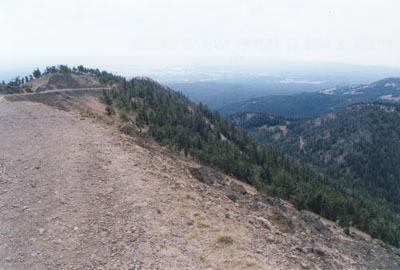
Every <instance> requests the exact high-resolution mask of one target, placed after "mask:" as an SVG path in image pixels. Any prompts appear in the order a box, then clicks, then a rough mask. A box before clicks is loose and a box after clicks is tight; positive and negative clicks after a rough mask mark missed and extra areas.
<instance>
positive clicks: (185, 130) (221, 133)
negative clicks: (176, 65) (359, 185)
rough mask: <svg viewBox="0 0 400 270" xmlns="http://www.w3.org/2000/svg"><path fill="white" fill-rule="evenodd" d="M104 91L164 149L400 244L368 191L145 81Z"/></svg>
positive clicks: (114, 108)
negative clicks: (165, 147)
mask: <svg viewBox="0 0 400 270" xmlns="http://www.w3.org/2000/svg"><path fill="white" fill-rule="evenodd" d="M122 85H123V86H122V87H120V88H118V89H117V88H115V89H114V90H113V91H112V92H111V93H107V92H104V93H103V97H102V100H103V101H104V102H105V103H107V104H108V107H107V113H108V114H113V113H116V112H117V113H119V115H120V118H121V119H122V120H123V121H130V122H134V123H136V125H137V126H139V127H142V128H143V130H147V129H148V134H149V135H150V136H151V137H153V138H154V139H155V140H156V141H157V142H159V143H160V144H161V145H165V146H168V147H169V148H171V149H173V150H175V151H177V152H181V151H182V152H183V153H184V154H185V155H188V156H191V157H193V158H195V159H197V160H198V161H200V162H202V163H204V164H207V165H209V166H212V167H214V168H217V169H219V170H221V171H223V172H225V173H227V174H230V175H233V176H235V177H237V178H239V179H242V180H243V181H246V182H248V183H250V184H252V185H254V186H255V187H257V189H258V190H259V191H261V192H267V193H268V194H271V195H274V196H279V197H281V198H283V199H287V200H289V201H291V202H292V203H294V205H295V206H296V207H297V208H299V209H309V210H311V211H314V212H316V213H318V214H320V215H322V216H324V217H327V218H329V219H331V220H339V221H340V224H341V225H343V226H349V225H353V226H356V227H358V228H360V229H361V230H363V231H366V232H368V233H370V234H371V235H372V236H374V237H376V238H380V239H382V240H383V241H385V242H389V243H391V244H393V245H398V243H399V239H400V226H399V224H400V218H399V217H398V216H397V215H394V214H393V212H391V211H389V210H388V209H387V208H386V207H385V206H384V205H383V204H381V203H379V202H378V201H377V200H374V199H371V200H369V199H366V198H365V197H364V196H365V193H364V192H362V191H361V190H357V189H354V190H353V189H349V186H348V185H346V183H343V182H340V181H337V180H335V179H334V178H331V177H326V176H324V175H323V174H321V173H320V172H318V171H317V170H315V169H313V168H311V167H310V166H308V165H306V164H305V163H304V162H296V161H295V160H294V159H292V158H289V157H287V156H286V155H285V154H283V153H282V152H281V151H279V150H278V149H277V148H275V147H272V146H270V145H268V144H260V143H257V141H256V140H255V139H253V138H252V136H251V135H250V134H248V133H247V132H245V131H241V130H239V129H238V128H237V127H236V126H235V125H234V124H231V123H229V122H228V121H227V120H225V119H223V118H221V117H220V116H219V114H218V113H217V112H212V111H210V110H209V109H208V108H207V107H205V106H203V105H201V104H199V105H196V104H194V103H193V102H191V101H190V100H188V99H187V98H186V97H184V96H182V95H181V94H179V93H176V92H174V91H172V90H171V89H169V88H167V87H165V86H162V85H160V84H158V83H157V82H155V81H152V80H150V79H146V78H136V79H132V80H130V81H124V83H123V84H122Z"/></svg>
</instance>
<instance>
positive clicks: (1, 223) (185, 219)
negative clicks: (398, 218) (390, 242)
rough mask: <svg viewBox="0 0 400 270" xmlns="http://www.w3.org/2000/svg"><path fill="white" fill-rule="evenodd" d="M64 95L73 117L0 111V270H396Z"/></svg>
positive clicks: (317, 223)
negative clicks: (85, 110) (93, 114)
mask: <svg viewBox="0 0 400 270" xmlns="http://www.w3.org/2000/svg"><path fill="white" fill-rule="evenodd" d="M62 93H63V95H64V100H67V101H68V102H70V104H74V106H63V105H62V104H61V101H59V102H58V103H57V102H56V103H51V102H50V104H51V105H52V107H53V106H57V107H58V108H62V109H65V108H66V107H68V109H69V110H70V112H65V111H60V110H57V109H54V108H52V107H49V106H45V105H43V104H39V103H32V102H27V101H23V102H21V101H18V102H11V101H10V100H13V99H12V98H11V96H9V97H7V99H9V100H4V99H2V102H1V103H0V136H1V140H0V207H1V219H0V228H1V229H0V243H1V245H0V268H1V269H398V268H399V266H400V256H399V255H400V252H399V250H397V249H392V248H388V249H385V248H382V247H380V246H379V245H377V243H376V241H374V240H369V239H368V237H367V236H364V237H362V236H360V234H355V233H354V232H350V233H349V234H345V233H344V232H343V230H342V229H340V228H339V227H337V226H336V225H334V224H332V223H329V222H327V221H325V220H322V219H318V218H317V217H314V216H313V215H311V214H309V213H307V212H304V211H303V212H299V211H297V210H295V209H293V207H291V205H289V204H288V203H286V202H284V201H281V200H278V199H274V198H271V197H268V196H260V195H257V194H256V192H255V190H254V189H252V188H251V187H250V186H247V185H245V184H241V183H239V182H238V181H236V180H235V179H231V178H230V177H227V176H225V175H221V174H218V173H215V172H214V171H212V170H210V169H206V168H203V169H194V168H200V167H201V166H200V165H199V164H197V163H195V162H194V161H192V160H190V159H187V158H184V157H182V156H176V155H174V154H171V153H170V152H169V151H167V150H165V149H164V148H161V147H159V146H157V145H156V144H155V143H152V142H151V140H150V139H145V138H143V137H141V136H139V134H136V133H135V132H130V134H131V135H130V136H128V135H125V134H123V133H121V132H120V131H119V130H118V129H116V127H115V125H112V124H110V122H108V123H107V121H97V120H96V119H95V118H93V117H87V116H88V115H87V114H82V109H83V108H85V107H84V106H90V108H95V107H96V106H95V104H94V103H96V102H95V101H94V100H93V99H92V96H91V95H89V96H88V95H87V94H85V92H82V91H79V90H76V91H72V90H71V91H66V92H62ZM35 95H43V94H40V93H37V94H33V95H32V94H31V95H26V98H25V100H26V99H33V100H34V99H35V97H34V96H35ZM57 95H58V94H56V93H54V96H55V97H57ZM20 99H21V98H19V99H17V100H20ZM49 100H52V98H50V97H48V98H47V99H40V98H39V99H37V100H36V101H38V102H43V103H48V102H49ZM78 100H79V102H77V101H78ZM83 101H85V102H86V103H85V102H83ZM99 106H100V107H101V105H99ZM100 111H102V110H101V109H99V112H100ZM103 111H104V110H103ZM89 116H91V114H89ZM103 117H104V115H103ZM123 130H124V131H126V130H127V129H126V128H125V129H123ZM238 183H239V184H238Z"/></svg>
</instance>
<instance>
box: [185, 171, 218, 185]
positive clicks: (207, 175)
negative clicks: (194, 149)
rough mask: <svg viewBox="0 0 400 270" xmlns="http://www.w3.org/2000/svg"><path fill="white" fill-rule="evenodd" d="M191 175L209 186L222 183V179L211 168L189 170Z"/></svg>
mask: <svg viewBox="0 0 400 270" xmlns="http://www.w3.org/2000/svg"><path fill="white" fill-rule="evenodd" d="M189 171H190V173H191V174H192V176H193V177H194V178H196V179H197V180H199V181H200V182H202V183H205V184H207V185H212V184H214V183H220V182H222V179H221V177H220V176H219V175H218V174H217V173H216V172H215V171H214V170H213V169H211V168H209V167H200V168H194V167H192V168H189Z"/></svg>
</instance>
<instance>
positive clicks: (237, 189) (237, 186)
mask: <svg viewBox="0 0 400 270" xmlns="http://www.w3.org/2000/svg"><path fill="white" fill-rule="evenodd" d="M229 186H230V188H231V189H232V190H233V191H235V192H238V193H241V194H243V195H244V194H247V191H246V189H245V188H244V187H243V186H242V185H240V184H237V183H236V182H235V181H232V182H231V184H230V185H229Z"/></svg>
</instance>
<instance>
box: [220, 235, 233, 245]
mask: <svg viewBox="0 0 400 270" xmlns="http://www.w3.org/2000/svg"><path fill="white" fill-rule="evenodd" d="M217 243H219V244H224V245H230V244H232V243H233V238H232V236H230V235H221V236H218V238H217Z"/></svg>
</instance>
